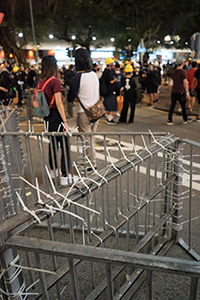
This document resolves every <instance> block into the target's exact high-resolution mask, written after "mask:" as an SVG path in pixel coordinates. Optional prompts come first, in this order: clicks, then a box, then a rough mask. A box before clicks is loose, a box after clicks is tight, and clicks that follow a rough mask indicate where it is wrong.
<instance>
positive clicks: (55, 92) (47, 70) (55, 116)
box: [39, 55, 70, 185]
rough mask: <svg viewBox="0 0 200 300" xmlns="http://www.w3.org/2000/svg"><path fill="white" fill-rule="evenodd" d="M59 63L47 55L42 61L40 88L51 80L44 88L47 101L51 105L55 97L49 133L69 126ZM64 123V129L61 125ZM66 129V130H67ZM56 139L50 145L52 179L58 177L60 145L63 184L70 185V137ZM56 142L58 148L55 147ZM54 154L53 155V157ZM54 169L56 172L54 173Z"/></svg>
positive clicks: (51, 139) (48, 126) (50, 116)
mask: <svg viewBox="0 0 200 300" xmlns="http://www.w3.org/2000/svg"><path fill="white" fill-rule="evenodd" d="M57 72H58V70H57V62H56V59H55V58H54V56H51V55H47V56H45V57H43V59H42V76H41V79H40V81H39V87H40V88H42V87H43V85H44V84H45V82H46V81H47V80H48V79H49V78H51V80H50V81H49V82H48V83H47V85H46V86H45V88H44V94H45V97H46V100H47V103H48V104H49V105H50V102H51V100H52V97H53V96H55V101H54V103H53V105H52V106H51V108H50V114H49V116H48V117H45V118H44V120H45V124H46V128H47V130H48V131H49V132H54V131H55V132H56V131H58V130H59V131H61V132H62V131H66V129H68V124H67V120H66V116H65V110H64V106H63V103H62V95H61V92H62V88H61V84H60V81H59V79H58V78H57ZM61 123H64V127H63V126H62V125H61ZM65 128H66V129H65ZM64 140H65V147H66V150H67V153H66V154H67V166H66V164H65V153H64V149H65V147H64V145H63V141H64ZM64 140H63V137H56V138H55V140H54V138H53V137H50V143H49V165H50V168H51V170H52V172H51V175H52V178H54V177H56V176H58V175H59V174H58V173H59V172H58V161H57V151H56V150H57V148H58V145H59V144H60V147H61V173H62V177H61V184H63V185H65V184H68V183H69V182H68V180H67V176H68V170H69V169H70V152H69V140H68V137H64ZM55 141H56V146H55ZM52 153H53V155H52ZM54 168H55V169H56V172H54V171H53V170H54Z"/></svg>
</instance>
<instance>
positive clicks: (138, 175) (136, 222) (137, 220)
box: [135, 165, 140, 243]
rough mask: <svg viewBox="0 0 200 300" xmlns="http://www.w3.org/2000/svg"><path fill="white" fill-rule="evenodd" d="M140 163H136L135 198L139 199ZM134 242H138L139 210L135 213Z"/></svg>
mask: <svg viewBox="0 0 200 300" xmlns="http://www.w3.org/2000/svg"><path fill="white" fill-rule="evenodd" d="M139 186H140V165H137V194H136V195H137V200H138V201H140V190H139ZM137 205H139V204H137ZM135 231H136V242H137V243H138V242H139V211H138V212H137V213H136V215H135Z"/></svg>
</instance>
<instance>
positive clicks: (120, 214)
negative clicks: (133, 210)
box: [118, 207, 129, 222]
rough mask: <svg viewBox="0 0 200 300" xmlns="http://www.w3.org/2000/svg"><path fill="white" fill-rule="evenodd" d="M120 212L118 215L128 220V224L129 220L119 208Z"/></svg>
mask: <svg viewBox="0 0 200 300" xmlns="http://www.w3.org/2000/svg"><path fill="white" fill-rule="evenodd" d="M118 212H119V213H118V215H119V216H122V217H123V218H124V219H126V220H127V222H129V218H128V217H127V216H125V215H123V214H122V213H121V211H120V209H119V207H118Z"/></svg>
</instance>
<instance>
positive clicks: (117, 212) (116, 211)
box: [115, 178, 122, 220]
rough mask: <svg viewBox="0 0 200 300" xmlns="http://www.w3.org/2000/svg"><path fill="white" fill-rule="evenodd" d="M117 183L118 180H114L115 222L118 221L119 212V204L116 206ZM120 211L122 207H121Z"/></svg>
mask: <svg viewBox="0 0 200 300" xmlns="http://www.w3.org/2000/svg"><path fill="white" fill-rule="evenodd" d="M117 181H118V178H115V217H116V220H118V214H119V211H118V208H119V204H118V193H117ZM120 209H122V206H121V208H120ZM121 212H122V211H121Z"/></svg>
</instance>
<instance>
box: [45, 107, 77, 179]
mask: <svg viewBox="0 0 200 300" xmlns="http://www.w3.org/2000/svg"><path fill="white" fill-rule="evenodd" d="M44 119H45V124H46V128H48V131H49V132H57V131H58V128H59V125H60V124H61V122H62V118H61V116H60V114H59V111H58V110H57V109H51V113H50V115H49V116H48V117H45V118H44ZM62 131H63V127H62V126H60V132H62ZM49 140H50V143H49V166H50V168H51V170H53V169H54V167H55V168H56V169H57V168H58V148H59V147H60V149H61V172H62V175H63V176H66V175H67V170H70V169H71V156H70V142H69V137H67V136H57V137H55V136H50V137H49Z"/></svg>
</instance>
